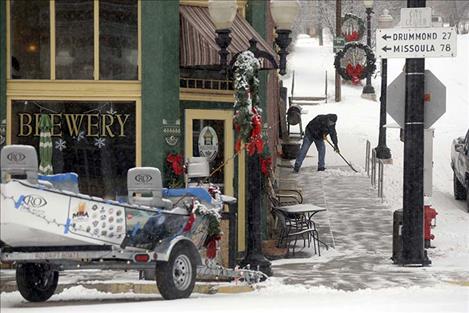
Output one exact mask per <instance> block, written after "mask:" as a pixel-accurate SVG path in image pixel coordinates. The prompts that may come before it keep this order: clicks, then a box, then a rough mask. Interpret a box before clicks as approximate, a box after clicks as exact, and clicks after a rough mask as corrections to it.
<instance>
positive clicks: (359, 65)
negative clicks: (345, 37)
mask: <svg viewBox="0 0 469 313" xmlns="http://www.w3.org/2000/svg"><path fill="white" fill-rule="evenodd" d="M375 63H376V58H375V55H374V53H373V51H372V50H371V49H370V47H368V46H367V45H364V44H361V43H359V42H351V43H348V44H346V45H345V47H344V49H342V50H341V51H339V52H338V53H337V55H336V56H335V61H334V66H335V68H336V70H337V72H338V73H339V74H340V76H342V78H343V79H344V80H349V81H352V83H353V84H355V85H356V84H358V83H360V80H362V79H364V78H366V77H367V76H368V75H372V74H373V73H374V71H375V70H376V64H375Z"/></svg>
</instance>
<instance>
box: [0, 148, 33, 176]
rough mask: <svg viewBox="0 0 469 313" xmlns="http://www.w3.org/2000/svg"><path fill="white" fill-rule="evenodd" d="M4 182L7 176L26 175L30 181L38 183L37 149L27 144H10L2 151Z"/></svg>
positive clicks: (0, 166) (0, 155) (1, 161)
mask: <svg viewBox="0 0 469 313" xmlns="http://www.w3.org/2000/svg"><path fill="white" fill-rule="evenodd" d="M0 168H1V178H2V182H6V179H7V176H8V175H11V176H12V178H15V176H23V177H24V176H25V177H26V179H27V180H28V181H29V182H30V183H34V184H36V183H37V172H38V162H37V153H36V149H35V148H34V147H33V146H27V145H9V146H5V147H3V149H2V151H1V153H0Z"/></svg>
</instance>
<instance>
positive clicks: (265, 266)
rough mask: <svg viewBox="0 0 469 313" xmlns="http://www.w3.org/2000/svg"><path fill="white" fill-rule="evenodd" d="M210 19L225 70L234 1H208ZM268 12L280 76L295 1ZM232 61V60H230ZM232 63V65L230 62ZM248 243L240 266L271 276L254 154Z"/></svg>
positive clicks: (276, 1) (275, 0)
mask: <svg viewBox="0 0 469 313" xmlns="http://www.w3.org/2000/svg"><path fill="white" fill-rule="evenodd" d="M208 7H209V13H210V17H211V19H212V21H213V23H214V25H215V28H216V32H217V35H218V37H217V39H216V43H217V44H218V46H219V47H220V51H219V54H220V64H221V66H222V67H223V69H225V68H226V67H227V56H228V51H227V48H228V46H229V44H230V42H231V38H230V37H229V34H230V32H231V30H230V28H231V25H232V23H233V20H234V17H235V15H236V1H235V0H226V1H225V0H209V2H208ZM270 9H271V14H272V18H273V20H274V23H275V25H276V32H277V38H276V39H275V43H276V44H277V45H278V46H279V48H280V50H279V52H278V54H279V56H280V64H279V66H278V68H279V69H280V72H279V73H280V75H284V74H285V73H286V64H287V55H288V51H287V48H288V45H289V44H290V43H291V39H290V33H291V26H292V24H293V22H294V21H295V18H296V15H297V13H298V11H299V4H298V1H296V0H295V1H288V0H271V1H270ZM250 44H251V47H250V48H249V49H250V50H253V52H254V53H255V55H256V57H264V58H266V59H268V60H269V61H270V62H271V63H272V65H273V66H274V67H277V66H276V65H277V64H276V62H275V59H274V57H273V56H271V55H270V54H268V53H267V52H265V51H258V50H257V48H256V41H255V40H251V41H250ZM233 58H234V57H233ZM232 64H234V62H233V60H232ZM247 163H248V164H247V166H248V177H247V180H248V212H247V216H248V227H247V229H248V242H247V247H246V256H245V258H244V260H243V261H242V262H241V265H249V266H250V268H251V269H259V270H261V271H262V272H264V273H265V274H267V275H269V276H270V275H272V268H271V264H270V262H269V261H268V260H267V259H266V258H265V256H264V255H263V254H262V234H261V229H260V227H259V225H260V224H261V202H260V193H261V180H260V177H261V176H262V174H261V169H260V160H259V155H258V154H254V155H253V156H250V157H249V158H248V162H247Z"/></svg>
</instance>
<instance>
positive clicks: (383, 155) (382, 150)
mask: <svg viewBox="0 0 469 313" xmlns="http://www.w3.org/2000/svg"><path fill="white" fill-rule="evenodd" d="M375 150H376V158H378V159H384V160H387V159H391V149H389V148H388V147H386V146H377V147H376V148H375Z"/></svg>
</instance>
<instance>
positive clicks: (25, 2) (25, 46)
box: [10, 0, 50, 79]
mask: <svg viewBox="0 0 469 313" xmlns="http://www.w3.org/2000/svg"><path fill="white" fill-rule="evenodd" d="M49 11H50V10H49V0H35V1H29V0H11V11H10V16H11V21H10V28H11V47H10V49H11V78H12V79H49V78H50V12H49Z"/></svg>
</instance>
